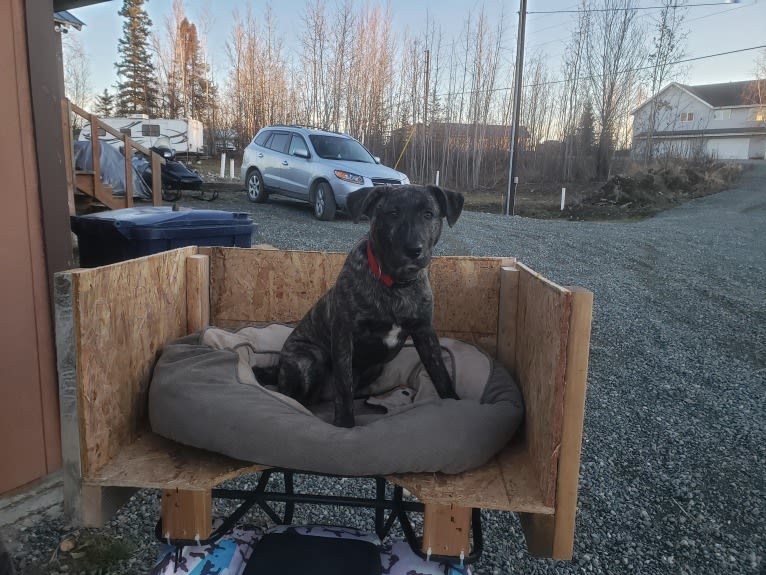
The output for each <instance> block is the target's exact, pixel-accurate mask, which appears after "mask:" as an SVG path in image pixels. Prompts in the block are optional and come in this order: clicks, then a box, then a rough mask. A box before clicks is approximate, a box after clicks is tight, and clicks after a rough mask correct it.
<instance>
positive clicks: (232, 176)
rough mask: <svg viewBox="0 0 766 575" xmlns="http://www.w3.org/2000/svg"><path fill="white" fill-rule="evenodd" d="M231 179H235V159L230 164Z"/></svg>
mask: <svg viewBox="0 0 766 575" xmlns="http://www.w3.org/2000/svg"><path fill="white" fill-rule="evenodd" d="M229 177H230V178H231V179H232V180H233V179H234V158H232V159H231V161H230V162H229Z"/></svg>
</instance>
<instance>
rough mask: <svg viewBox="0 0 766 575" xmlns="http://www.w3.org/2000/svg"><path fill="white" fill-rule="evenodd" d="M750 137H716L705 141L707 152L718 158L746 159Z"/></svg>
mask: <svg viewBox="0 0 766 575" xmlns="http://www.w3.org/2000/svg"><path fill="white" fill-rule="evenodd" d="M749 145H750V138H716V139H711V140H709V141H708V143H707V153H708V155H709V156H711V157H713V158H718V159H719V160H746V159H747V152H748V147H749Z"/></svg>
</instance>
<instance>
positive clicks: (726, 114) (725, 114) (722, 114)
mask: <svg viewBox="0 0 766 575" xmlns="http://www.w3.org/2000/svg"><path fill="white" fill-rule="evenodd" d="M713 119H714V120H731V108H724V109H723V110H713Z"/></svg>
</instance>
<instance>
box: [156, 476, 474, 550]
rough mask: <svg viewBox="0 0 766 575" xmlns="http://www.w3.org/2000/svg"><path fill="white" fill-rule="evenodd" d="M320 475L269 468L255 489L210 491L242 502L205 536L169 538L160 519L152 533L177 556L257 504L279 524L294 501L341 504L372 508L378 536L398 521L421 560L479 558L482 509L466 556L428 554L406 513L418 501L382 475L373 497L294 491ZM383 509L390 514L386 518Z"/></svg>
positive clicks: (418, 509) (419, 508)
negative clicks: (280, 508)
mask: <svg viewBox="0 0 766 575" xmlns="http://www.w3.org/2000/svg"><path fill="white" fill-rule="evenodd" d="M275 473H281V474H282V476H283V478H284V490H283V491H266V488H267V486H268V483H269V481H270V479H271V477H272V475H274V474H275ZM296 474H298V475H320V476H326V477H333V476H331V475H327V474H320V473H308V472H302V471H294V470H288V469H278V468H272V469H267V470H265V471H262V472H261V475H260V477H259V478H258V483H257V484H256V486H255V489H252V490H246V489H225V488H218V489H213V490H212V495H213V497H214V498H217V499H231V500H240V501H242V503H240V505H239V506H238V507H237V508H236V509H235V510H234V511H233V512H232V513H231V515H229V516H228V517H226V519H224V520H223V522H222V523H221V524H220V525H219V526H218V527H217V528H216V529H215V530H214V531H213V532H212V533H211V534H210V536H209V537H207V538H206V539H199V540H197V539H192V540H189V539H172V538H170V537H168V536H167V535H165V534H163V529H162V519H160V520H159V521H158V522H157V526H156V528H155V535H156V537H157V539H159V540H160V541H163V542H165V543H168V544H169V545H175V546H176V557H180V555H181V553H182V549H183V547H187V546H200V545H211V544H214V543H215V542H216V541H218V540H219V539H220V538H221V537H223V536H224V535H225V534H226V533H228V532H229V531H230V530H231V529H233V528H234V527H235V526H236V525H237V523H238V522H239V521H240V519H242V517H244V516H245V514H246V513H247V512H248V511H249V510H250V509H251V508H252V507H253V506H255V505H257V506H258V507H259V508H260V509H261V510H262V511H263V512H264V513H266V515H268V517H269V518H270V519H271V520H272V521H273V522H274V523H276V524H278V525H290V524H292V521H293V516H294V513H295V504H296V503H300V504H310V505H335V506H340V507H357V508H365V509H374V510H375V533H376V534H377V536H378V537H379V538H380V539H381V541H382V540H383V539H385V538H386V537H387V536H388V534H389V533H390V532H391V529H392V528H393V526H394V523H395V522H396V521H397V520H398V521H399V524H400V526H401V528H402V532H403V533H404V537H405V539H406V541H407V543H408V544H409V546H410V548H411V549H412V551H413V552H414V553H415V554H417V555H418V556H419V557H421V558H423V559H430V560H433V561H438V562H443V563H451V564H458V563H460V564H470V563H473V562H475V561H477V560H478V559H479V557H480V556H481V552H482V550H483V546H484V539H483V535H482V530H481V510H480V509H473V511H472V515H471V532H472V535H473V548H472V549H471V551H470V553H469V554H468V555H466V556H465V557H462V558H460V557H451V556H444V555H436V554H430V555H429V554H427V553H424V552H423V551H422V538H421V537H419V536H418V535H417V534H416V533H415V529H414V527H413V525H412V522H411V521H410V518H409V515H408V514H409V513H423V511H424V509H425V505H424V504H423V503H420V502H418V501H405V500H404V490H403V489H402V488H401V487H400V486H398V485H394V486H393V487H394V489H393V497H392V498H389V497H388V496H387V494H386V484H387V482H386V480H385V478H383V477H369V478H368V479H374V480H375V498H374V499H372V498H368V497H348V496H339V495H318V494H313V493H296V492H295V483H294V476H295V475H296ZM271 503H284V505H285V507H284V513H283V514H282V515H281V516H280V515H279V513H277V511H276V510H275V509H274V507H272V505H271ZM386 511H389V512H390V513H389V514H388V516H387V517H386Z"/></svg>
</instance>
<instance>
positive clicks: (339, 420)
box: [332, 413, 354, 427]
mask: <svg viewBox="0 0 766 575" xmlns="http://www.w3.org/2000/svg"><path fill="white" fill-rule="evenodd" d="M332 424H333V425H334V426H335V427H354V414H353V413H346V414H343V415H338V414H336V415H335V418H334V419H333V420H332Z"/></svg>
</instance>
